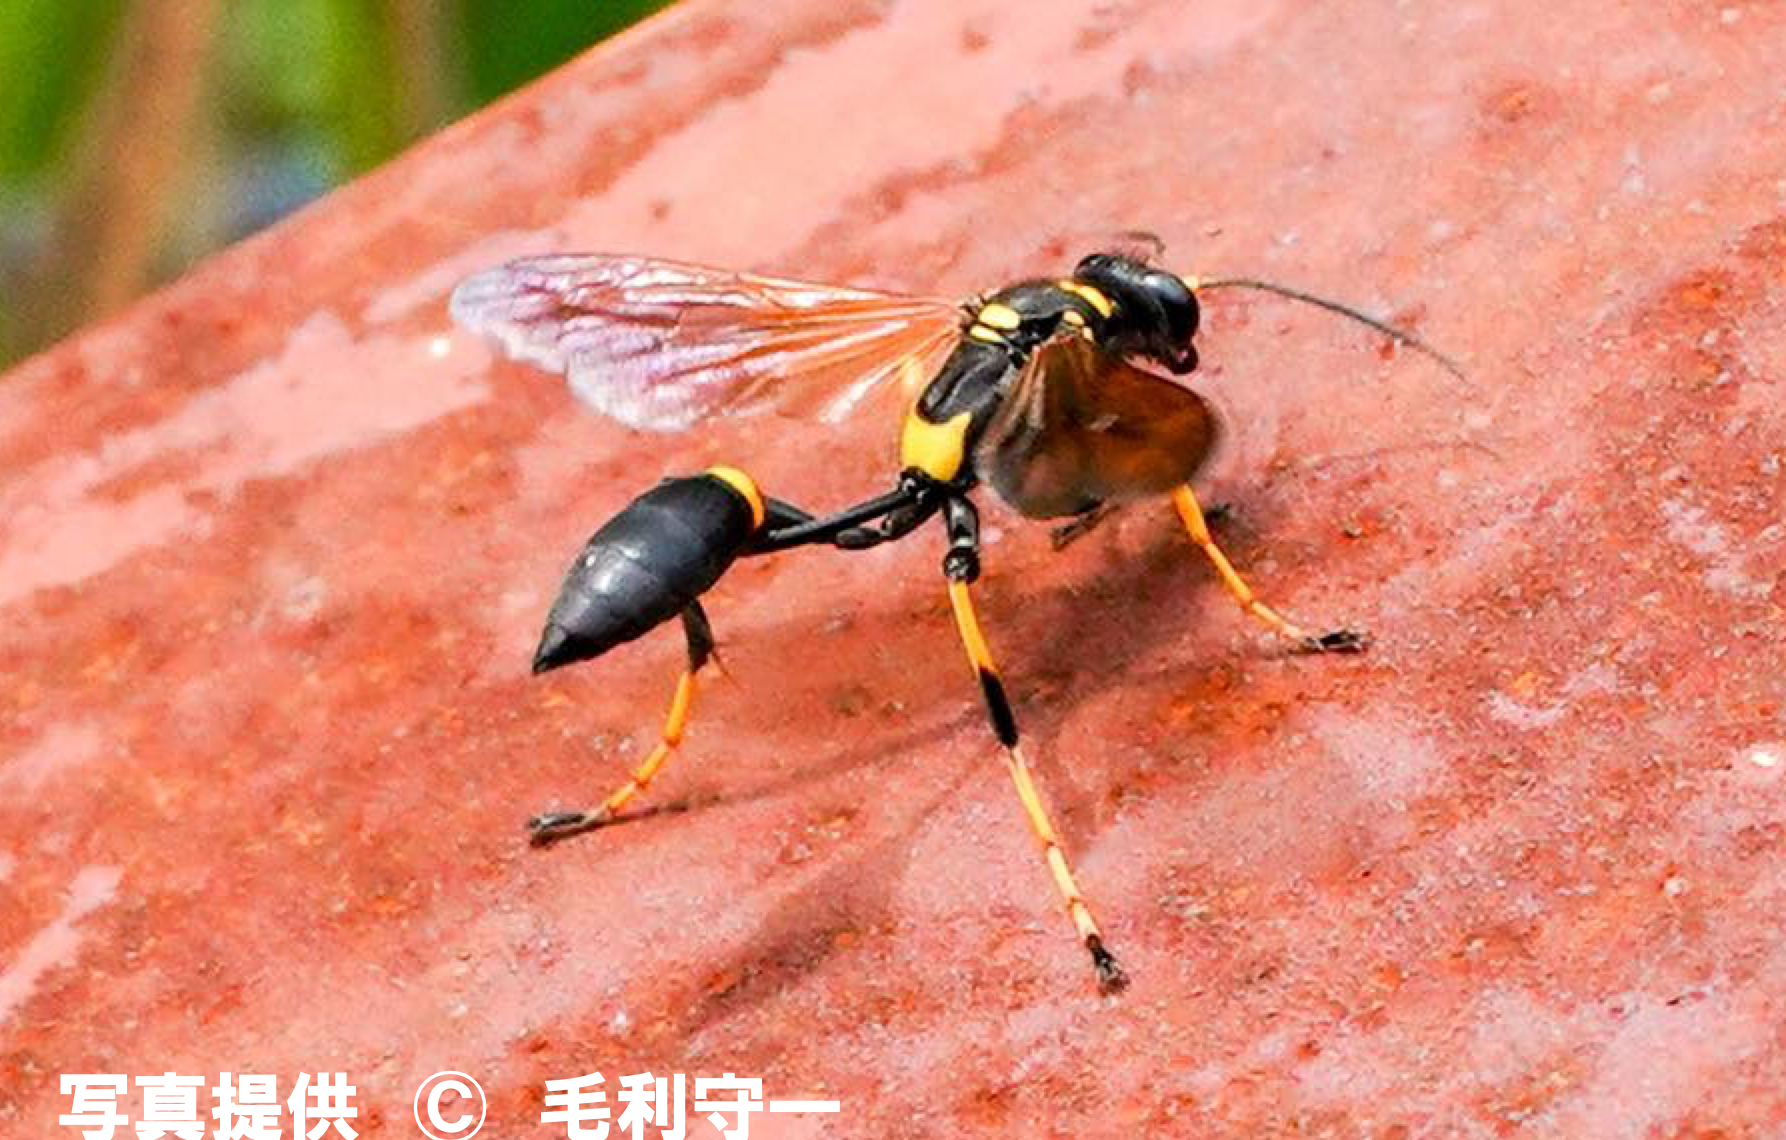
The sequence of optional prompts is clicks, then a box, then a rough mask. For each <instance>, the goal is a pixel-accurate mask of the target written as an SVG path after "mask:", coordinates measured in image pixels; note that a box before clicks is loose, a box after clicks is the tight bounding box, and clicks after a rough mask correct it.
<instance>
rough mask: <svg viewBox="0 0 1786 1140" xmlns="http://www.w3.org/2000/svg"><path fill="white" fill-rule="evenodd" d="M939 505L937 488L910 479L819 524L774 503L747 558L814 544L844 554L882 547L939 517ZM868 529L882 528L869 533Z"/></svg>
mask: <svg viewBox="0 0 1786 1140" xmlns="http://www.w3.org/2000/svg"><path fill="white" fill-rule="evenodd" d="M936 500H937V495H936V489H935V488H934V487H933V486H930V485H928V484H925V483H921V482H916V481H913V480H908V479H901V480H900V484H899V486H898V487H897V488H895V489H894V490H892V491H889V492H887V493H886V494H884V495H877V496H876V497H875V498H872V499H869V500H867V501H865V502H861V503H857V504H856V505H855V506H853V507H846V508H845V509H843V510H841V511H838V512H836V513H835V514H831V515H827V516H825V517H824V518H814V517H813V516H812V515H811V514H809V513H808V512H806V511H803V510H801V509H800V508H799V507H796V506H793V505H792V504H790V503H784V502H782V501H781V500H779V499H771V500H769V504H768V525H767V526H766V527H765V528H764V530H763V533H762V535H761V536H759V537H758V538H757V539H756V540H755V541H753V542H752V543H751V544H750V547H749V549H747V550H746V551H745V554H746V555H752V554H771V553H774V552H775V551H778V550H788V549H791V548H793V547H796V546H810V545H812V544H814V543H828V544H830V545H832V546H837V547H841V548H843V549H845V550H862V549H865V548H867V547H870V546H878V545H880V544H881V543H883V542H888V541H890V540H892V539H896V538H902V537H904V536H905V535H907V534H909V533H910V532H911V531H912V530H913V529H915V528H916V527H917V526H918V524H919V523H922V522H923V521H924V520H925V519H928V518H929V517H930V516H931V515H933V514H935V513H936V511H937V507H938V506H939V505H940V504H939V503H938V502H937V501H936ZM868 523H877V524H878V525H877V526H874V527H870V526H868V525H866V524H868Z"/></svg>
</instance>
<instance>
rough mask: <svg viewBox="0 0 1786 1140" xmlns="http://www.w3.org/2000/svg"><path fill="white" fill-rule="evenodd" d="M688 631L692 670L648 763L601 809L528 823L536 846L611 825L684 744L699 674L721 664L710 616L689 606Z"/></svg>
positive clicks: (678, 685) (546, 816)
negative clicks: (707, 668)
mask: <svg viewBox="0 0 1786 1140" xmlns="http://www.w3.org/2000/svg"><path fill="white" fill-rule="evenodd" d="M683 624H684V628H685V629H686V630H687V633H688V645H689V654H688V667H687V668H686V669H684V670H683V671H682V676H681V677H680V678H679V679H678V680H677V682H676V695H675V696H674V697H672V698H671V699H670V713H669V715H668V716H666V717H665V718H664V727H663V733H662V735H661V736H660V737H659V738H658V742H657V745H656V747H654V748H652V750H651V755H649V756H647V757H645V762H644V763H643V764H640V765H639V766H638V767H637V768H635V769H633V774H632V775H631V776H629V777H628V778H627V781H626V783H624V784H622V785H620V786H619V787H618V788H615V789H614V791H613V792H611V793H609V795H608V798H607V799H605V800H603V801H602V802H601V806H600V807H596V808H592V809H590V810H587V811H555V812H547V813H546V814H544V815H536V816H534V817H533V818H532V819H531V820H529V821H528V822H527V830H528V831H529V832H530V833H531V834H532V837H533V842H534V843H535V844H536V845H544V844H547V843H551V842H552V841H553V840H556V839H563V838H565V837H566V836H569V835H576V834H577V833H579V832H583V831H592V830H594V829H595V828H598V827H601V826H602V825H603V824H605V823H609V822H611V821H612V820H613V819H614V818H615V817H616V816H618V815H619V814H620V809H621V808H623V807H625V806H626V804H627V803H628V801H630V800H631V799H632V798H633V797H634V796H636V795H638V794H639V793H640V792H642V791H644V790H645V789H646V788H648V787H650V786H651V781H652V780H654V779H655V778H656V777H657V773H658V770H659V769H661V768H662V767H663V766H664V763H665V762H666V761H667V760H669V758H670V755H671V754H672V753H673V752H675V751H676V746H677V745H679V744H681V743H682V734H683V732H684V730H686V729H687V728H688V717H689V712H690V711H691V710H692V709H693V708H694V703H695V674H696V673H698V672H700V669H701V667H702V666H703V665H705V664H706V663H707V662H708V661H715V662H717V658H716V656H715V654H714V650H713V631H712V630H711V628H709V627H708V625H707V617H706V615H705V614H704V613H702V612H701V609H700V606H698V605H695V606H691V607H689V612H688V613H686V614H684V615H683Z"/></svg>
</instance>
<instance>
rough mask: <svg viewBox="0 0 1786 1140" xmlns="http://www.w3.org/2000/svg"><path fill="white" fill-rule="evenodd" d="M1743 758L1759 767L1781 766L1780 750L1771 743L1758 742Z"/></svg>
mask: <svg viewBox="0 0 1786 1140" xmlns="http://www.w3.org/2000/svg"><path fill="white" fill-rule="evenodd" d="M1743 759H1745V760H1747V761H1748V762H1749V763H1751V764H1753V765H1755V767H1757V768H1778V767H1779V766H1780V750H1779V749H1778V748H1775V747H1772V746H1769V745H1765V744H1757V745H1756V746H1755V747H1753V748H1751V749H1749V752H1748V755H1746V756H1745V757H1743Z"/></svg>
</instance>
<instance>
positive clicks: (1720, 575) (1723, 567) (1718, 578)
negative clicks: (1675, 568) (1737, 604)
mask: <svg viewBox="0 0 1786 1140" xmlns="http://www.w3.org/2000/svg"><path fill="white" fill-rule="evenodd" d="M1662 518H1663V520H1664V522H1665V524H1666V526H1665V530H1666V532H1667V534H1668V537H1669V539H1670V540H1672V541H1674V542H1676V543H1678V544H1680V545H1681V546H1684V547H1686V548H1687V549H1688V550H1690V551H1692V552H1693V553H1694V554H1697V555H1698V556H1699V557H1701V558H1703V559H1705V560H1706V561H1707V562H1709V563H1711V566H1710V567H1709V568H1708V569H1707V570H1706V572H1705V576H1704V579H1703V580H1704V582H1705V584H1706V585H1707V586H1709V587H1711V588H1712V589H1714V590H1717V591H1719V592H1720V593H1725V594H1731V595H1735V596H1737V597H1748V598H1757V597H1766V596H1767V595H1768V594H1771V593H1772V592H1773V588H1774V587H1773V583H1772V582H1762V581H1758V580H1756V579H1755V578H1753V577H1751V576H1750V575H1749V573H1748V571H1747V569H1746V568H1745V567H1744V564H1743V559H1742V557H1741V556H1740V555H1738V554H1737V553H1736V552H1735V551H1734V550H1733V549H1732V543H1731V541H1730V537H1729V532H1728V531H1726V530H1725V528H1724V527H1723V525H1722V524H1720V523H1718V522H1716V521H1714V520H1712V519H1711V518H1710V517H1709V516H1708V515H1707V514H1706V511H1705V508H1703V507H1698V506H1694V505H1693V504H1692V503H1690V502H1687V501H1686V500H1685V499H1682V498H1675V499H1670V500H1668V501H1667V502H1665V503H1663V504H1662Z"/></svg>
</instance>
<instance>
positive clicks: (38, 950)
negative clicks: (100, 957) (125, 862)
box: [0, 865, 124, 1025]
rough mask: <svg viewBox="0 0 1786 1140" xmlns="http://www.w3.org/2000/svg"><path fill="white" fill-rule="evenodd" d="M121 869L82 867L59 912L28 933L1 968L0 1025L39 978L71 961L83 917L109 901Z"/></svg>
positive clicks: (25, 997) (26, 995)
mask: <svg viewBox="0 0 1786 1140" xmlns="http://www.w3.org/2000/svg"><path fill="white" fill-rule="evenodd" d="M123 878H124V872H123V871H122V870H121V869H120V868H117V867H109V866H97V865H95V866H90V867H83V868H81V870H80V872H79V873H78V874H76V875H75V877H74V882H73V883H71V884H69V887H68V902H67V904H66V905H65V906H64V907H63V909H62V913H61V914H59V915H57V916H56V917H55V919H54V920H52V921H51V922H50V924H49V925H48V926H46V927H44V928H43V929H42V930H39V931H38V932H37V933H36V934H34V935H32V936H31V939H30V941H28V942H26V943H25V945H24V948H23V949H21V950H20V951H19V952H18V955H17V957H15V958H13V960H12V962H11V963H10V964H8V965H7V967H6V969H5V970H4V971H0V1025H4V1024H5V1023H6V1021H7V1019H9V1018H10V1017H11V1016H12V1014H13V1011H14V1010H16V1009H18V1007H19V1006H21V1005H23V1004H24V1003H25V1002H26V1001H28V1000H29V999H30V997H31V994H32V992H33V991H34V990H36V989H37V982H38V979H39V978H41V977H43V975H44V974H46V973H48V972H49V971H50V970H52V969H55V968H56V967H57V966H68V965H72V964H73V963H74V960H75V956H76V953H77V952H78V951H79V949H80V944H81V933H80V931H78V930H76V929H75V928H76V926H78V925H79V924H80V921H81V920H82V919H83V918H86V917H87V916H88V915H89V914H92V913H93V912H94V911H96V910H98V909H99V908H100V907H102V906H104V905H105V904H106V903H108V902H110V901H111V899H112V896H113V895H114V894H116V893H117V890H118V883H119V882H120V881H121V880H122V879H123Z"/></svg>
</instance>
